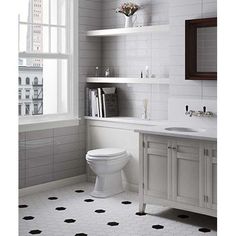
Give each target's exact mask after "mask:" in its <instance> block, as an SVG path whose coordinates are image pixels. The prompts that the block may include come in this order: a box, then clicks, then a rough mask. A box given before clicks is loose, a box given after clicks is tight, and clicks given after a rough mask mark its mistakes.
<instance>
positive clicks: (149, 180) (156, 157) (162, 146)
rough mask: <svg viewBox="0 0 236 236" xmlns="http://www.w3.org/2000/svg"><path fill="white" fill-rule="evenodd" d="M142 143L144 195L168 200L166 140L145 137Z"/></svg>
mask: <svg viewBox="0 0 236 236" xmlns="http://www.w3.org/2000/svg"><path fill="white" fill-rule="evenodd" d="M144 142H145V149H144V193H145V194H146V195H149V196H154V197H158V198H161V199H168V192H170V191H169V188H170V187H169V186H170V183H169V181H170V171H168V169H170V167H168V166H170V158H169V157H168V150H169V149H168V139H166V138H165V137H159V136H152V135H146V136H145V138H144Z"/></svg>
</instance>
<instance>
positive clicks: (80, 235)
mask: <svg viewBox="0 0 236 236" xmlns="http://www.w3.org/2000/svg"><path fill="white" fill-rule="evenodd" d="M75 236H87V234H85V233H78V234H76V235H75Z"/></svg>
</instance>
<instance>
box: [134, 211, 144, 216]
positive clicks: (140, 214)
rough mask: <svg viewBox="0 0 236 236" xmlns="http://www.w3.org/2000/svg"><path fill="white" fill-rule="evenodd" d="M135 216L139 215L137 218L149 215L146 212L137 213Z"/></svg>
mask: <svg viewBox="0 0 236 236" xmlns="http://www.w3.org/2000/svg"><path fill="white" fill-rule="evenodd" d="M135 215H137V216H145V215H147V213H145V212H136V213H135Z"/></svg>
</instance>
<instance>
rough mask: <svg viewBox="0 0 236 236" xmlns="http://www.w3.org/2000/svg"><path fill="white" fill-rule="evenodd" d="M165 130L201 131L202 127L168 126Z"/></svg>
mask: <svg viewBox="0 0 236 236" xmlns="http://www.w3.org/2000/svg"><path fill="white" fill-rule="evenodd" d="M165 130H167V131H175V132H203V131H204V129H192V128H186V127H168V128H165Z"/></svg>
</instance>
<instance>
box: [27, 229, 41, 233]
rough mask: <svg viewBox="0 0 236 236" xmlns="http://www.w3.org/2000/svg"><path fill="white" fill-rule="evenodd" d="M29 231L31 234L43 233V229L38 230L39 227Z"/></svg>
mask: <svg viewBox="0 0 236 236" xmlns="http://www.w3.org/2000/svg"><path fill="white" fill-rule="evenodd" d="M29 233H30V234H41V233H42V231H41V230H38V229H36V230H31V231H29Z"/></svg>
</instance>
